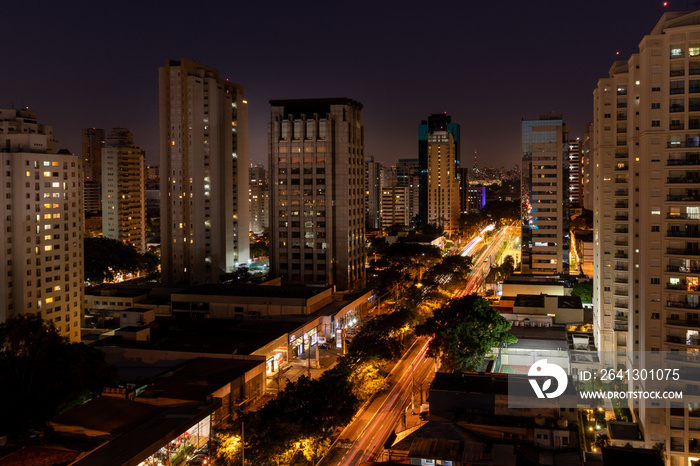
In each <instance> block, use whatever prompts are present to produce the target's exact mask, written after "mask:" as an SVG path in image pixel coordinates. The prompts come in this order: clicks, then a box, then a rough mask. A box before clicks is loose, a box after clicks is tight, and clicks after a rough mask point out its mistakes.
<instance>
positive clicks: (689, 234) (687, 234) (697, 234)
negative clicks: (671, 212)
mask: <svg viewBox="0 0 700 466" xmlns="http://www.w3.org/2000/svg"><path fill="white" fill-rule="evenodd" d="M666 236H670V237H673V238H700V231H697V230H683V231H681V230H668V231H667V232H666Z"/></svg>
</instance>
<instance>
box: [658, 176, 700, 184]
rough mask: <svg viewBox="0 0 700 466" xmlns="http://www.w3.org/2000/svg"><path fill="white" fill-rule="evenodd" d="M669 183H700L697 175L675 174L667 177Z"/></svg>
mask: <svg viewBox="0 0 700 466" xmlns="http://www.w3.org/2000/svg"><path fill="white" fill-rule="evenodd" d="M666 182H667V183H700V178H698V177H697V176H674V177H670V176H669V177H668V178H666Z"/></svg>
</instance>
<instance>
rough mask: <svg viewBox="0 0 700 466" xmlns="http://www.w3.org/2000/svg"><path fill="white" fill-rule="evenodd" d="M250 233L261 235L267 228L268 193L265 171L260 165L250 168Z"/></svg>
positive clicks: (268, 211) (268, 213) (268, 212)
mask: <svg viewBox="0 0 700 466" xmlns="http://www.w3.org/2000/svg"><path fill="white" fill-rule="evenodd" d="M249 198H250V231H252V232H253V233H255V234H256V235H259V234H262V232H263V231H265V228H267V227H268V225H269V221H268V219H269V218H270V217H269V215H270V192H269V189H268V184H267V170H265V167H264V166H262V165H251V166H250V195H249Z"/></svg>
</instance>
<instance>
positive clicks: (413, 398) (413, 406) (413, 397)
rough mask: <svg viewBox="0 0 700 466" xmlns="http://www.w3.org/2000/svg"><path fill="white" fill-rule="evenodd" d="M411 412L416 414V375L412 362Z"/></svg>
mask: <svg viewBox="0 0 700 466" xmlns="http://www.w3.org/2000/svg"><path fill="white" fill-rule="evenodd" d="M411 414H416V377H415V374H414V373H413V363H411Z"/></svg>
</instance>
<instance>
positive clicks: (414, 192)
mask: <svg viewBox="0 0 700 466" xmlns="http://www.w3.org/2000/svg"><path fill="white" fill-rule="evenodd" d="M419 183H420V170H419V168H418V159H399V163H397V164H396V186H401V187H404V188H408V218H409V222H413V221H414V219H416V218H418V215H419V214H420V207H419V206H420V188H419Z"/></svg>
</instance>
